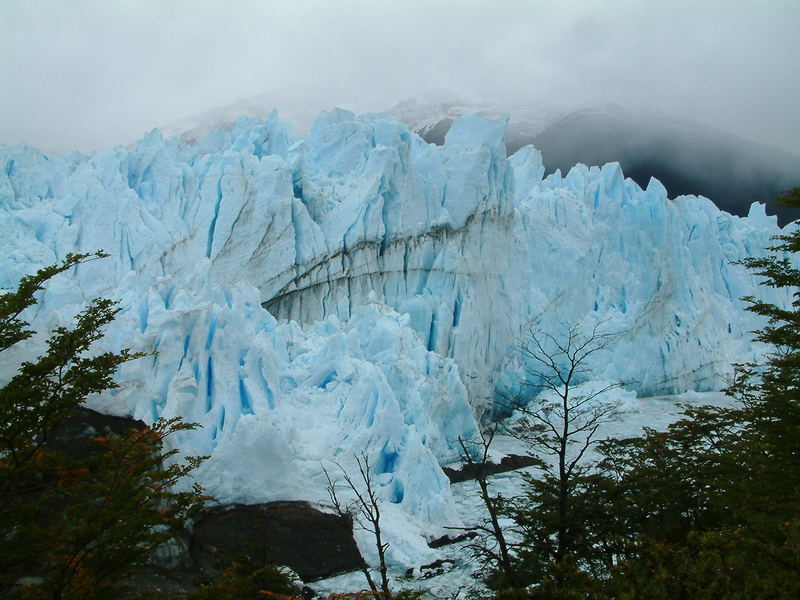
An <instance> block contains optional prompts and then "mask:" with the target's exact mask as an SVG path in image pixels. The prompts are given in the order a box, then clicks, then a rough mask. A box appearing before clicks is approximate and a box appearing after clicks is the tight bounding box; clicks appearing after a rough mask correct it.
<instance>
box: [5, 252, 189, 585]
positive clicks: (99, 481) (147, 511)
mask: <svg viewBox="0 0 800 600" xmlns="http://www.w3.org/2000/svg"><path fill="white" fill-rule="evenodd" d="M105 256H106V255H105V254H103V253H102V252H97V253H94V254H91V255H90V254H69V255H67V257H66V258H65V259H64V261H62V262H61V264H59V265H53V266H50V267H46V268H44V269H41V270H39V271H37V272H36V273H35V274H34V275H30V276H27V277H23V278H22V280H21V281H20V282H19V285H18V287H17V289H16V291H11V292H6V293H4V294H2V295H0V352H5V351H8V350H9V349H11V348H12V347H13V346H14V345H16V344H18V343H19V342H21V341H23V340H26V339H28V338H30V337H31V336H32V335H33V333H34V332H33V331H32V330H31V329H29V324H28V323H27V322H26V321H25V320H23V319H22V314H23V311H24V310H25V309H27V308H29V307H30V306H33V305H34V304H36V297H35V296H36V294H37V293H38V292H39V291H41V290H42V289H43V288H44V285H45V284H46V283H47V281H49V280H50V279H51V278H53V277H55V276H56V275H58V274H60V273H64V272H65V271H68V270H69V269H71V268H72V267H75V266H76V265H79V264H81V263H84V262H86V261H88V260H93V259H96V258H103V257H105ZM118 311H119V308H117V307H116V305H115V303H113V302H111V301H109V300H102V299H96V300H93V301H92V302H90V303H89V306H88V307H87V308H85V309H84V310H83V311H81V312H80V313H79V314H78V315H77V316H76V318H75V324H74V326H72V327H58V328H56V329H55V330H54V331H53V332H52V334H51V336H50V338H49V339H48V340H47V343H46V350H45V351H44V353H43V354H42V355H41V356H39V357H38V358H36V359H35V360H32V361H25V362H22V364H21V365H20V367H19V369H18V372H17V374H16V375H14V376H13V377H12V378H11V380H10V381H9V382H8V383H7V384H6V385H5V386H3V387H2V388H1V389H0V540H2V543H1V544H0V564H2V565H3V568H2V569H1V570H0V594H3V595H5V596H7V597H19V598H50V599H58V598H81V599H102V598H119V597H122V596H123V591H122V590H121V589H120V587H119V585H118V584H119V582H120V581H121V580H123V579H124V578H125V577H127V576H128V575H130V574H131V573H133V572H134V571H135V570H136V569H137V568H139V567H141V566H142V565H144V564H145V563H146V562H147V561H148V560H149V559H150V557H151V556H152V554H153V553H154V552H155V551H156V550H157V549H158V548H159V547H161V546H162V545H163V544H164V543H166V542H168V541H169V540H170V539H172V538H173V537H174V536H175V535H176V534H177V533H178V532H180V531H181V530H182V528H183V524H184V521H185V520H186V518H187V517H188V516H189V515H191V514H193V513H194V512H195V511H197V510H198V509H199V508H200V507H201V506H202V504H203V501H204V497H203V496H202V495H201V490H200V488H199V487H198V486H197V485H196V484H195V486H194V487H192V488H191V489H190V490H189V491H178V490H176V489H175V487H174V486H175V485H176V484H177V483H178V482H181V481H183V480H184V478H185V477H186V476H187V475H189V474H190V473H191V471H192V470H194V469H195V468H196V467H197V465H198V464H199V463H200V462H201V461H202V460H203V459H202V457H188V458H186V459H184V461H183V462H178V461H177V460H175V458H174V455H175V453H176V452H177V451H176V450H170V451H166V452H165V451H164V450H163V444H164V441H165V439H166V438H167V437H168V436H169V435H171V434H173V433H175V432H177V431H181V430H186V429H192V428H194V427H196V425H194V424H188V423H183V422H181V421H180V420H179V419H172V420H169V421H164V420H162V421H159V422H158V423H156V424H155V425H153V426H152V427H142V428H134V429H131V430H130V431H129V432H127V433H126V434H124V435H121V436H113V435H109V436H100V437H97V438H95V439H94V440H93V442H92V446H93V447H92V449H91V450H90V451H89V452H87V453H84V454H82V455H71V454H70V453H68V452H63V451H60V450H58V449H56V448H54V447H52V445H51V444H50V440H51V437H52V434H53V433H54V432H55V431H56V430H57V429H58V428H59V427H60V426H61V424H62V423H64V422H65V420H66V419H67V418H68V417H69V416H70V415H71V414H72V413H73V412H74V411H75V410H76V408H77V407H78V406H79V405H80V404H81V403H82V402H83V400H84V399H85V398H86V397H87V395H89V394H93V393H100V392H104V391H106V390H109V389H113V388H115V387H116V384H115V383H114V380H113V375H114V373H115V372H116V370H117V368H118V367H119V365H121V364H123V363H126V362H128V361H131V360H135V359H137V358H140V357H141V356H143V355H142V354H141V353H134V352H130V351H129V350H127V349H126V350H122V351H121V352H118V353H114V352H104V353H99V354H91V347H92V345H93V343H94V342H95V341H97V340H98V339H100V337H102V334H103V328H104V327H105V326H106V325H107V324H108V323H110V322H111V321H112V320H113V319H114V317H115V315H116V314H117V312H118Z"/></svg>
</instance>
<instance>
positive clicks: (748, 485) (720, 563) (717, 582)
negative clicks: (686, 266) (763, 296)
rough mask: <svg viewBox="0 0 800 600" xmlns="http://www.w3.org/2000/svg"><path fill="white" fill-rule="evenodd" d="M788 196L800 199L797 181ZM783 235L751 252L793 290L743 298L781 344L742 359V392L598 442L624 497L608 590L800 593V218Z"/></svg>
mask: <svg viewBox="0 0 800 600" xmlns="http://www.w3.org/2000/svg"><path fill="white" fill-rule="evenodd" d="M788 199H789V200H790V201H794V202H796V203H798V204H800V190H794V191H793V192H791V193H790V194H789V196H788ZM775 239H776V241H777V242H778V243H777V244H776V245H774V246H772V247H771V248H770V249H771V250H772V251H774V252H775V253H778V254H773V255H772V256H769V257H766V258H750V259H745V260H743V261H742V263H743V264H744V265H745V266H746V267H748V268H749V269H751V270H753V271H754V272H755V273H756V274H758V275H760V276H761V277H763V278H764V285H768V286H771V287H775V288H789V289H790V290H791V291H792V297H793V301H792V303H791V305H790V306H789V307H780V306H776V305H774V304H770V303H767V302H763V301H760V300H756V299H755V298H747V299H746V300H747V301H748V302H749V307H748V310H750V311H752V312H755V313H757V314H760V315H762V316H764V317H766V318H767V325H766V326H765V327H764V328H763V329H761V330H760V331H757V332H754V333H755V339H756V340H757V341H761V342H765V343H767V344H770V345H771V347H772V351H771V352H770V353H769V354H768V355H767V357H766V361H765V363H764V364H763V365H754V364H744V365H737V367H736V375H735V377H734V379H733V381H732V383H731V385H730V386H729V388H728V389H727V390H726V391H727V393H728V394H729V395H731V396H732V397H733V398H735V399H736V400H737V404H736V405H734V406H733V407H727V408H719V407H710V406H707V407H700V408H694V409H687V410H686V411H685V413H684V417H683V418H682V419H681V420H679V421H678V422H676V423H675V424H673V425H672V426H671V427H669V429H668V430H667V431H665V432H655V431H652V430H648V431H646V433H645V435H644V436H643V437H642V438H638V439H634V440H626V441H609V442H606V443H605V444H604V445H603V446H602V448H601V450H602V451H603V453H604V455H605V459H604V461H603V463H602V467H603V471H604V475H605V476H606V477H607V478H608V480H609V481H610V482H611V485H610V486H609V489H613V490H614V493H615V494H617V495H618V496H620V497H622V498H623V499H624V501H623V502H622V504H621V505H618V508H617V509H616V510H614V511H613V512H614V513H615V515H616V521H615V526H616V530H615V532H616V535H617V545H616V548H617V550H618V553H617V556H616V563H615V565H614V568H613V570H612V575H613V576H612V577H611V578H610V580H609V581H608V582H607V583H608V586H607V594H608V595H609V596H610V597H618V598H641V597H648V598H654V599H657V598H670V599H671V598H692V599H695V598H697V599H704V598H709V599H710V598H731V599H745V598H776V599H783V598H787V599H788V598H797V597H800V426H798V423H800V369H798V367H800V291H798V287H799V286H800V270H798V269H797V268H796V267H795V266H794V264H795V263H794V261H793V258H792V255H796V254H797V253H798V252H800V230H799V229H795V230H794V231H791V232H790V233H787V234H784V235H780V236H777V237H776V238H775ZM608 504H609V506H613V505H612V504H611V503H608ZM623 507H624V508H623Z"/></svg>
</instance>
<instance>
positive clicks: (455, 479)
mask: <svg viewBox="0 0 800 600" xmlns="http://www.w3.org/2000/svg"><path fill="white" fill-rule="evenodd" d="M537 463H538V461H537V459H535V458H534V457H532V456H522V455H519V454H509V455H508V456H504V457H503V458H502V459H501V460H500V463H499V464H498V463H493V462H488V463H485V464H473V465H470V464H465V465H462V466H461V468H460V469H452V468H450V467H442V471H444V474H445V475H447V478H448V479H449V480H450V483H459V482H461V481H469V480H470V479H475V478H476V477H477V475H478V472H479V469H483V472H484V473H485V474H486V475H496V474H497V473H505V472H507V471H516V470H517V469H522V468H525V467H530V466H533V465H535V464H537Z"/></svg>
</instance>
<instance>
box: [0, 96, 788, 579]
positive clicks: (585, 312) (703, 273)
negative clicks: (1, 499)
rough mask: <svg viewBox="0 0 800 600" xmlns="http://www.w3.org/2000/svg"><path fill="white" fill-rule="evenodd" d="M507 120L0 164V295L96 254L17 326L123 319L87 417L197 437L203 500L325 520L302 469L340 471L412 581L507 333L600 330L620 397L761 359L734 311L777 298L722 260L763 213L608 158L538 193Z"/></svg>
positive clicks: (599, 373)
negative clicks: (366, 467) (308, 504)
mask: <svg viewBox="0 0 800 600" xmlns="http://www.w3.org/2000/svg"><path fill="white" fill-rule="evenodd" d="M506 126H507V118H504V117H501V118H498V119H483V118H480V117H479V116H477V115H475V114H469V115H466V116H464V117H461V118H460V119H458V120H457V121H456V122H455V123H454V124H453V126H452V127H451V129H450V131H449V132H448V134H447V137H446V139H445V143H444V145H443V146H434V145H429V144H427V143H425V142H424V141H423V140H422V139H420V138H419V137H418V136H417V135H415V134H413V133H412V132H410V131H409V129H408V127H407V126H405V125H403V124H402V123H400V122H399V121H398V120H396V119H395V118H393V117H391V116H388V115H383V114H363V115H354V114H352V113H350V112H347V111H344V110H340V109H334V110H331V111H328V112H324V113H322V114H321V115H320V116H319V117H318V118H317V120H316V121H315V122H314V125H313V126H312V128H311V131H310V133H309V134H308V135H306V136H298V135H295V134H294V133H293V131H292V129H291V127H290V126H289V125H288V124H286V123H284V122H282V121H281V119H280V118H279V117H278V115H277V113H275V112H273V114H272V115H270V117H269V118H268V119H259V118H255V117H243V118H240V119H239V120H238V121H236V123H235V125H234V126H233V127H231V128H230V129H228V130H221V129H218V130H214V131H212V132H211V133H209V134H208V136H206V137H205V138H204V139H202V140H199V141H196V142H193V143H184V142H181V141H180V140H178V139H174V138H167V139H165V138H164V137H163V136H162V135H161V133H160V132H159V131H158V130H154V131H152V132H150V133H149V134H148V135H146V136H145V137H144V138H143V139H142V140H140V141H139V142H137V143H136V144H134V145H132V146H131V147H129V148H114V149H112V150H109V151H107V152H102V153H95V154H92V155H82V154H78V153H73V154H69V155H66V156H62V157H56V156H48V155H46V154H44V153H42V152H40V151H38V150H36V149H34V148H30V147H27V146H13V147H12V146H0V286H2V287H4V288H12V287H14V286H15V285H16V282H17V281H18V280H19V278H20V277H21V276H23V275H25V274H27V273H30V272H33V271H34V270H36V269H37V268H40V267H42V266H44V265H47V264H52V263H55V262H57V261H59V260H60V259H62V258H63V257H64V256H65V255H66V253H68V252H92V251H95V250H97V249H103V250H105V251H106V252H108V253H109V254H110V255H111V256H110V258H108V259H105V260H102V261H93V262H90V263H86V264H82V265H79V266H78V267H76V268H75V269H74V270H73V271H72V272H71V273H70V274H69V276H67V275H62V276H59V277H58V278H57V279H55V280H54V281H52V282H51V284H50V285H49V286H48V287H47V289H46V290H45V291H44V293H43V295H42V298H41V300H40V303H39V304H38V305H37V306H36V307H34V308H32V309H31V311H30V312H29V313H28V315H27V316H28V318H29V319H30V320H31V321H32V322H33V324H34V326H35V327H36V328H38V329H42V330H46V329H48V328H52V327H54V326H56V325H59V324H63V323H68V322H69V321H70V319H71V318H72V316H73V315H74V314H75V313H76V312H77V311H78V310H79V308H80V307H81V306H82V305H83V304H84V303H85V302H86V301H87V300H88V299H90V298H93V297H97V296H102V297H109V298H112V299H115V300H118V301H119V302H120V307H121V312H120V314H119V316H118V318H117V320H116V321H115V322H114V323H113V324H112V325H111V326H110V327H109V329H108V334H107V336H106V337H105V338H104V339H103V340H102V342H101V344H100V346H101V348H100V349H106V348H108V349H112V350H119V349H121V348H123V347H131V348H133V349H135V350H142V351H146V352H151V354H150V355H149V356H148V357H146V358H144V359H140V360H138V361H136V362H135V363H129V364H127V365H125V366H124V367H123V368H122V369H121V372H120V375H119V381H120V383H121V387H120V388H119V389H118V390H115V392H114V393H113V394H111V395H108V396H104V397H102V398H93V399H91V400H90V402H89V404H90V406H92V407H94V408H98V409H101V410H104V411H107V412H120V413H127V412H130V413H131V414H133V415H134V416H135V417H136V418H141V419H143V420H145V421H148V422H152V421H154V420H156V419H157V418H159V417H171V416H176V415H179V416H182V417H183V418H184V419H186V420H188V421H193V422H197V423H199V424H200V425H201V426H202V427H201V428H199V429H197V430H195V431H192V432H183V433H182V434H181V437H179V438H178V439H176V440H174V443H175V444H176V445H177V446H178V447H180V448H181V450H182V451H183V452H186V453H190V454H202V455H209V456H210V458H209V460H207V461H206V462H205V463H204V465H203V466H202V467H201V469H200V470H199V471H198V473H197V477H198V479H199V480H200V481H201V483H202V484H203V485H204V486H205V487H206V489H207V491H208V492H209V493H210V494H211V495H213V496H214V497H216V498H217V499H218V500H219V501H220V502H263V501H269V500H281V499H299V500H308V501H312V502H317V503H323V502H324V501H325V500H326V498H327V496H326V491H325V479H324V474H323V471H322V469H323V467H325V468H328V469H329V470H331V472H335V471H336V469H338V468H339V467H337V466H336V465H337V464H338V465H341V467H342V468H345V469H347V468H352V466H353V464H354V457H355V456H357V455H361V454H362V453H363V454H364V455H365V456H368V457H369V459H370V462H371V465H372V466H373V469H374V471H375V477H376V479H375V480H376V482H377V483H378V485H379V488H380V494H381V497H382V498H383V500H384V503H385V507H386V510H385V512H386V514H388V515H390V517H389V518H388V523H389V524H388V526H387V531H386V533H387V536H388V538H389V541H390V544H391V545H390V554H389V559H390V561H391V562H392V563H393V564H397V565H406V566H408V565H414V564H420V561H425V560H426V559H429V558H430V551H429V550H428V549H427V546H425V544H424V543H423V542H421V540H423V541H424V538H425V537H428V538H430V537H432V536H438V535H441V534H442V533H443V531H444V530H443V527H445V526H454V525H458V524H459V523H460V521H459V517H458V515H457V513H456V511H455V510H454V508H453V500H452V496H451V493H450V488H449V484H448V481H447V479H446V477H445V476H444V475H443V473H442V471H441V468H440V465H442V464H445V463H448V462H453V461H455V460H457V458H458V438H459V437H462V438H469V437H472V436H474V435H475V433H476V431H477V428H478V426H479V423H480V420H481V419H482V418H486V417H487V416H488V415H490V414H491V411H492V409H493V403H494V400H495V398H496V396H497V394H498V392H503V391H507V390H511V389H514V387H515V386H517V385H518V384H519V381H520V379H521V378H522V377H523V376H524V372H525V363H524V360H523V357H522V356H521V354H520V351H519V344H520V341H521V339H522V336H523V334H524V331H525V330H526V329H527V328H528V327H535V328H537V329H541V330H544V331H551V332H557V331H558V330H559V328H560V327H561V326H562V325H563V324H564V323H584V324H586V323H588V324H595V323H601V324H602V326H603V328H604V329H605V330H607V331H613V332H615V333H617V334H618V338H617V340H616V343H615V346H614V348H613V351H612V352H610V353H608V354H605V355H603V356H601V357H599V358H598V360H597V361H596V362H595V363H593V364H592V365H591V368H592V373H591V376H592V377H594V378H597V379H598V380H621V381H624V382H625V385H626V388H627V390H628V392H627V393H628V394H630V393H631V392H635V393H636V394H638V395H639V396H648V395H653V394H668V393H681V392H685V391H687V390H696V391H703V390H714V389H719V388H720V387H721V386H722V385H723V383H724V377H725V376H726V374H727V373H728V372H729V370H730V364H731V363H732V362H742V361H748V360H756V359H758V357H759V356H760V355H761V354H762V353H763V352H764V349H763V348H760V347H759V346H758V345H755V344H753V343H752V342H750V337H749V334H748V332H749V331H751V330H753V329H756V328H758V327H759V326H760V322H759V321H758V318H757V317H756V316H754V315H751V314H750V313H747V312H745V311H744V310H743V306H744V304H743V302H742V301H741V300H740V298H741V297H743V296H748V295H749V296H757V297H760V298H763V299H764V300H767V301H770V302H776V303H786V302H787V301H788V296H787V295H786V292H779V291H775V290H768V289H763V288H760V287H759V286H758V280H757V278H755V277H754V276H753V275H751V274H750V273H749V272H748V271H747V270H746V269H744V268H743V267H741V266H739V265H735V264H733V262H734V261H736V260H738V259H741V258H744V257H747V256H761V255H763V254H764V250H763V249H764V248H765V247H766V246H768V245H769V243H770V238H771V236H773V235H775V234H776V233H778V232H779V229H778V228H777V223H776V220H775V218H774V217H767V216H766V214H765V212H764V208H763V206H761V205H758V204H754V205H753V206H752V208H751V210H750V214H749V216H748V217H747V218H739V217H735V216H731V215H729V214H727V213H724V212H721V211H720V210H718V209H717V208H716V207H715V206H714V205H713V204H712V203H711V202H710V201H709V200H707V199H705V198H702V197H693V196H686V197H679V198H676V199H674V200H673V199H669V198H667V194H666V191H665V189H664V187H663V186H662V185H661V184H660V183H659V182H658V181H656V180H651V182H650V184H649V185H648V186H647V188H646V189H644V190H643V189H641V188H640V187H639V186H638V185H637V184H636V183H634V182H633V181H631V180H629V179H626V178H625V177H624V174H623V173H622V172H621V170H620V168H619V166H618V165H617V164H615V163H612V164H608V165H605V166H604V167H602V168H597V167H592V168H588V167H585V166H582V165H578V166H576V167H575V168H573V169H572V170H570V171H569V173H567V174H566V175H563V174H562V173H561V172H556V173H555V174H553V175H550V176H548V177H544V168H543V166H542V160H541V155H540V154H539V152H538V151H537V150H536V149H534V148H533V147H530V146H528V147H524V148H522V149H520V150H519V151H517V152H516V153H515V154H514V155H512V156H511V157H507V156H506V150H505V148H506V145H505V135H506ZM34 346H35V340H34V341H32V342H31V348H33V347H34ZM31 348H28V349H27V350H26V348H21V349H20V351H19V356H18V357H17V358H18V360H22V359H23V358H24V355H25V352H26V351H28V352H32V351H33V349H31ZM13 366H14V365H13V361H7V364H6V365H5V366H4V367H3V369H2V371H3V372H2V373H0V375H2V376H8V374H9V373H10V372H13ZM392 515H393V516H392ZM361 547H362V549H364V550H365V552H367V553H368V551H369V544H368V543H366V542H365V541H364V540H361Z"/></svg>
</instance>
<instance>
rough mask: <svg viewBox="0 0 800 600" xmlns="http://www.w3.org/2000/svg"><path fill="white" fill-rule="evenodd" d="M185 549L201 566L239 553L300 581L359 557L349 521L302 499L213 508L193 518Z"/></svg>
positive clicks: (344, 567) (348, 565) (353, 565)
mask: <svg viewBox="0 0 800 600" xmlns="http://www.w3.org/2000/svg"><path fill="white" fill-rule="evenodd" d="M190 552H191V555H192V559H193V563H194V565H195V567H194V568H195V569H196V570H199V571H201V572H202V571H208V570H211V569H214V568H216V567H218V566H219V563H220V562H221V561H222V562H225V561H228V560H230V559H231V558H235V557H236V556H242V557H243V558H245V559H248V560H251V561H253V562H256V563H261V562H263V563H268V562H273V563H277V564H280V565H284V566H287V567H289V568H290V569H292V571H294V572H295V573H297V574H298V575H299V576H300V578H301V579H302V580H303V581H314V580H316V579H323V578H326V577H331V576H333V575H338V574H340V573H346V572H349V571H354V570H356V569H358V568H359V564H360V562H361V559H360V555H359V552H358V547H357V546H356V543H355V541H354V540H353V528H352V522H349V521H346V520H344V519H342V518H341V517H338V516H336V515H332V514H327V513H323V512H321V511H319V510H317V509H315V508H312V507H311V506H309V505H308V504H306V503H304V502H269V503H267V504H256V505H245V504H234V505H232V506H221V507H219V508H217V509H213V510H211V511H209V512H207V513H205V514H204V515H203V516H201V517H200V519H199V520H198V521H197V522H196V523H195V525H194V528H193V533H192V542H191V546H190Z"/></svg>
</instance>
